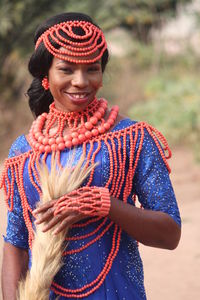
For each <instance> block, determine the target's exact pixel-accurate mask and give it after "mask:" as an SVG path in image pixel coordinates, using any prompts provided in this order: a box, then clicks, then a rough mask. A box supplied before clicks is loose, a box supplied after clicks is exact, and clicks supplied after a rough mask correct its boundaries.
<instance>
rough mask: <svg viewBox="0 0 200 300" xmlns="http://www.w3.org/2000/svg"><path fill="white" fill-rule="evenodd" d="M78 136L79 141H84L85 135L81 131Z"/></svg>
mask: <svg viewBox="0 0 200 300" xmlns="http://www.w3.org/2000/svg"><path fill="white" fill-rule="evenodd" d="M78 138H79V140H80V141H81V142H84V141H85V140H86V136H85V135H84V134H82V133H80V134H79V136H78Z"/></svg>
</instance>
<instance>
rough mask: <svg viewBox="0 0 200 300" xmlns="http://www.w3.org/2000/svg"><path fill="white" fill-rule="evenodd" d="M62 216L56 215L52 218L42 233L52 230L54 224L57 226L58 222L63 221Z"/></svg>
mask: <svg viewBox="0 0 200 300" xmlns="http://www.w3.org/2000/svg"><path fill="white" fill-rule="evenodd" d="M63 218H64V217H63V216H61V215H57V216H55V217H53V218H52V219H51V220H50V221H49V222H48V223H47V224H46V225H45V226H44V227H43V229H42V231H43V232H46V231H48V230H50V229H52V228H53V227H54V226H55V225H56V224H58V223H59V222H61V221H62V220H63Z"/></svg>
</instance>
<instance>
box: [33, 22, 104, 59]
mask: <svg viewBox="0 0 200 300" xmlns="http://www.w3.org/2000/svg"><path fill="white" fill-rule="evenodd" d="M77 30H78V31H79V32H81V35H79V34H77ZM42 42H43V43H44V45H45V47H46V49H47V50H48V51H49V52H50V53H51V54H52V55H53V56H55V57H57V58H59V59H62V60H66V61H69V62H72V63H93V62H95V61H97V60H99V59H100V58H101V57H102V55H103V53H104V51H105V50H106V49H107V44H106V41H105V37H104V35H103V32H102V30H101V29H100V28H98V27H97V26H95V25H94V24H92V23H90V22H86V21H67V22H63V23H60V24H56V25H54V26H52V27H50V28H49V29H48V30H46V31H45V32H44V33H43V34H42V35H41V36H40V37H39V39H38V40H37V42H36V46H35V49H37V48H38V47H39V45H40V44H41V43H42Z"/></svg>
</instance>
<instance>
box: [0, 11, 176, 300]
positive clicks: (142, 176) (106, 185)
mask: <svg viewBox="0 0 200 300" xmlns="http://www.w3.org/2000/svg"><path fill="white" fill-rule="evenodd" d="M34 41H35V51H34V53H33V55H32V56H31V58H30V61H29V71H30V73H31V74H32V76H33V81H32V83H31V85H30V88H29V89H28V96H29V106H30V109H31V111H32V113H33V114H34V115H35V117H36V118H35V121H34V122H33V124H32V126H31V128H30V131H29V133H28V134H27V135H21V136H20V137H19V138H18V139H17V140H16V141H15V142H14V143H13V145H12V146H11V149H10V152H9V157H8V159H6V160H5V164H4V171H3V173H2V177H1V182H0V187H3V188H4V191H5V194H6V203H7V206H8V210H9V212H8V221H7V232H6V237H5V245H4V257H3V272H2V274H3V276H2V283H3V284H2V285H3V295H4V296H3V297H4V300H7V299H9V300H15V299H16V290H17V287H18V281H19V279H20V278H21V276H22V275H26V274H29V272H28V273H27V269H28V268H30V266H31V265H32V268H31V270H33V269H34V270H35V266H36V265H37V266H38V268H39V269H40V274H41V275H40V277H39V278H37V279H38V280H37V283H38V285H37V290H38V289H40V288H41V289H42V291H44V280H43V279H48V280H49V278H53V280H50V282H49V285H48V287H46V290H45V291H46V295H47V296H45V298H44V297H43V298H41V295H42V292H41V293H39V294H38V293H37V294H36V289H35V288H33V287H35V285H31V284H28V287H30V288H32V290H33V291H32V292H31V295H32V297H33V298H31V299H37V300H47V299H51V300H53V299H57V297H58V296H59V299H60V300H62V299H63V300H64V299H74V298H79V299H87V300H94V299H95V300H99V299H101V300H103V299H106V300H122V299H123V300H130V299H131V300H144V299H146V294H145V289H144V279H143V266H142V261H141V258H140V254H139V249H138V242H141V243H143V244H145V245H148V246H153V247H160V248H164V249H174V248H176V247H177V245H178V242H179V239H180V232H181V229H180V225H181V220H180V215H179V210H178V206H177V202H176V198H175V195H174V191H173V188H172V185H171V181H170V178H169V172H170V167H169V165H168V163H167V158H170V156H171V151H170V148H169V146H168V144H167V141H166V139H165V138H164V136H163V135H162V134H161V133H160V132H159V131H158V130H157V129H155V128H153V127H152V126H151V125H149V124H146V123H145V122H136V121H132V120H130V119H129V118H127V117H126V118H124V117H122V116H121V115H120V114H119V108H118V106H113V107H111V108H108V101H107V100H105V99H103V98H101V99H97V97H96V94H97V91H98V90H99V89H100V87H101V86H102V76H103V72H104V70H105V67H106V64H107V61H108V50H107V45H106V41H105V38H104V35H103V32H102V30H101V29H100V28H99V27H98V26H97V25H96V24H94V22H93V21H92V19H91V18H90V17H89V16H86V15H84V14H81V13H64V14H61V15H57V16H54V17H52V18H50V19H48V20H47V21H45V22H44V23H43V24H41V25H40V26H39V27H38V29H37V30H36V34H35V39H34ZM83 158H84V160H83ZM69 162H70V169H69ZM41 163H42V164H43V166H44V170H45V172H46V174H49V173H48V172H49V171H48V170H51V172H50V175H48V176H46V180H44V178H43V180H41V179H42V177H40V170H41ZM77 166H78V168H77ZM52 170H54V172H52ZM63 170H68V172H67V174H68V176H69V178H70V181H67V180H65V178H64V179H63V176H62V174H63ZM88 170H90V172H89V171H88ZM61 177H62V190H65V191H68V192H65V193H64V194H63V195H61V196H60V194H59V195H58V193H50V192H49V191H51V192H52V191H55V190H56V188H57V187H59V186H61V184H60V179H59V178H61ZM83 178H84V181H82V180H81V179H83ZM69 182H73V183H74V182H76V183H77V182H79V183H80V184H81V186H79V185H77V184H76V186H75V187H74V188H73V189H72V190H71V191H70V189H69V186H68V184H69ZM73 186H74V185H73ZM44 187H46V190H48V192H49V193H48V197H46V198H47V200H49V201H47V203H43V204H41V205H40V206H39V207H38V202H39V200H40V198H41V199H42V197H43V194H44V193H43V191H44ZM63 187H64V188H63ZM65 187H66V188H65ZM49 195H57V196H52V197H50V196H49ZM136 197H137V198H138V200H139V202H140V203H141V205H142V206H143V208H144V209H140V208H137V207H136V206H135V199H136ZM49 198H50V199H49ZM52 198H55V199H52ZM42 225H44V227H43V232H44V234H45V238H46V237H47V236H48V235H49V236H51V237H52V235H56V236H57V237H58V239H59V237H60V236H61V235H62V237H63V238H64V239H63V240H62V242H61V243H60V250H61V251H60V252H59V253H61V255H60V256H61V257H62V262H61V264H60V259H58V260H56V259H57V258H58V256H54V259H52V257H51V253H52V251H51V250H54V253H55V254H57V252H56V251H55V249H53V248H54V246H55V243H48V241H47V242H45V243H44V241H43V246H44V247H43V251H39V252H38V253H39V255H38V257H37V259H38V260H39V259H40V256H42V255H43V254H44V253H46V257H47V258H49V262H48V263H46V264H42V263H40V261H39V262H38V261H37V262H38V264H35V259H36V258H35V256H34V244H37V241H38V240H37V234H35V229H36V231H37V229H38V226H42ZM68 229H69V234H66V232H68V231H67V230H68ZM45 241H46V239H45ZM51 241H52V239H51ZM50 244H51V247H50ZM56 249H57V248H56ZM40 254H41V255H40ZM55 257H56V259H55ZM57 261H58V263H57ZM52 263H55V264H54V265H56V266H55V267H56V272H55V274H54V273H53V276H52V268H51V266H52ZM33 266H34V267H33ZM41 268H42V271H41ZM44 270H48V271H49V272H51V276H52V277H50V276H49V273H48V272H45V271H44ZM30 272H31V271H30ZM35 274H37V268H36V272H35ZM54 275H55V276H54ZM30 277H31V276H30ZM27 278H28V275H27ZM34 283H35V281H34ZM34 293H35V294H34ZM23 299H24V298H23ZM25 299H30V297H29V296H27V295H25ZM20 300H21V299H20Z"/></svg>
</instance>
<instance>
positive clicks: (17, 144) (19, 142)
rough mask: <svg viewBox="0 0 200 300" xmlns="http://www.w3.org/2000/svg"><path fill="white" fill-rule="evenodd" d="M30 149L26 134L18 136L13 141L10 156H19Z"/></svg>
mask: <svg viewBox="0 0 200 300" xmlns="http://www.w3.org/2000/svg"><path fill="white" fill-rule="evenodd" d="M28 150H30V146H29V144H28V142H27V139H26V136H25V135H24V134H22V135H20V136H18V137H17V138H16V140H15V141H14V142H13V143H12V145H11V147H10V150H9V155H8V157H9V158H10V157H14V156H18V155H20V154H22V153H25V152H27V151H28Z"/></svg>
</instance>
